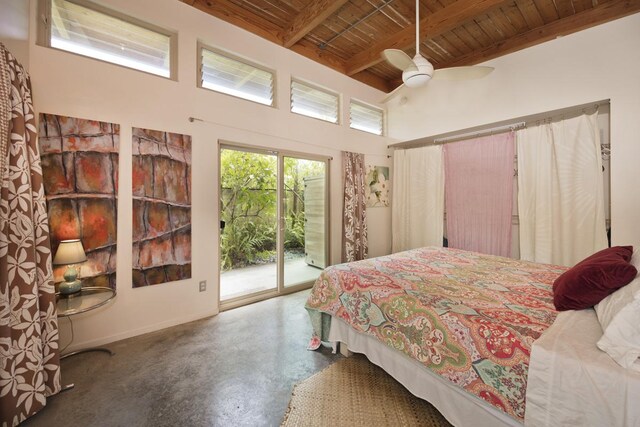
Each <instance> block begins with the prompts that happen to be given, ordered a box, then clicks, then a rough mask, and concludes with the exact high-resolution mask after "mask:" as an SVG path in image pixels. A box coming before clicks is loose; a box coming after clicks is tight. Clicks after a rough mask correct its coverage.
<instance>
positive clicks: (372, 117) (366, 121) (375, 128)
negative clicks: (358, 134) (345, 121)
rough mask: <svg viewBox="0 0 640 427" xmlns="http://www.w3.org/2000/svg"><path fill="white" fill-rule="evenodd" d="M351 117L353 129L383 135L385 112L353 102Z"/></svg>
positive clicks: (350, 125)
mask: <svg viewBox="0 0 640 427" xmlns="http://www.w3.org/2000/svg"><path fill="white" fill-rule="evenodd" d="M349 116H350V124H349V127H351V129H358V130H361V131H364V132H369V133H373V134H375V135H382V131H383V123H384V111H382V110H381V109H379V108H375V107H371V106H369V105H366V104H363V103H361V102H358V101H354V100H351V105H350V108H349Z"/></svg>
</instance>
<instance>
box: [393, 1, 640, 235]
mask: <svg viewBox="0 0 640 427" xmlns="http://www.w3.org/2000/svg"><path fill="white" fill-rule="evenodd" d="M484 65H491V66H493V67H495V71H494V72H493V73H492V74H490V75H489V76H488V77H486V78H485V79H482V80H476V81H467V82H448V81H433V82H430V84H429V85H428V86H426V87H423V88H419V89H417V90H409V89H407V88H403V89H401V91H400V92H399V93H398V94H397V95H395V96H393V97H392V98H391V99H390V100H389V101H388V102H387V109H388V120H389V135H390V136H391V137H393V138H395V139H397V140H399V141H406V140H412V139H416V138H421V137H426V136H431V135H438V134H441V133H446V132H452V131H456V130H460V129H465V128H469V127H473V126H480V125H483V124H488V123H493V122H498V121H502V120H508V119H511V118H515V117H520V116H526V115H530V114H535V113H542V112H545V111H551V110H555V109H561V108H565V107H571V106H574V105H581V104H585V103H589V102H594V101H599V100H602V99H611V122H610V123H611V129H610V132H611V133H610V137H611V147H612V155H611V163H610V165H611V224H612V243H613V244H614V245H615V244H618V245H621V244H634V245H638V246H640V226H639V223H640V221H639V220H640V186H639V185H638V181H639V180H640V172H639V171H640V168H639V162H640V78H639V77H638V76H639V74H638V70H640V14H635V15H631V16H628V17H626V18H622V19H619V20H616V21H613V22H610V23H607V24H604V25H600V26H597V27H594V28H591V29H589V30H585V31H582V32H579V33H576V34H572V35H569V36H566V37H562V38H558V39H556V40H553V41H550V42H547V43H544V44H541V45H538V46H534V47H531V48H528V49H525V50H522V51H520V52H516V53H513V54H510V55H506V56H503V57H501V58H498V59H495V60H492V61H489V62H487V63H486V64H484ZM403 97H406V99H405V100H404V101H403V102H401V100H402V98H403Z"/></svg>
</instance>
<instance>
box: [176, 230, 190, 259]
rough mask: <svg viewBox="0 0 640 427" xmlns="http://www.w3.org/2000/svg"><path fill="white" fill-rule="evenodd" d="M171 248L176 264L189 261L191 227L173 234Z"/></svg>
mask: <svg viewBox="0 0 640 427" xmlns="http://www.w3.org/2000/svg"><path fill="white" fill-rule="evenodd" d="M173 249H174V254H175V259H176V263H177V264H186V263H188V262H191V227H188V228H183V229H181V230H180V231H178V232H176V233H174V234H173Z"/></svg>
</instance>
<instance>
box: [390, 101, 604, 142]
mask: <svg viewBox="0 0 640 427" xmlns="http://www.w3.org/2000/svg"><path fill="white" fill-rule="evenodd" d="M609 103H610V100H609V99H603V100H601V101H596V102H589V103H587V104H582V105H574V106H573V107H567V108H561V109H558V110H552V111H547V112H544V113H538V114H530V115H528V116H522V117H516V118H513V119H510V120H503V121H500V122H494V123H489V124H486V125H480V126H475V127H472V128H467V129H461V130H458V131H454V132H447V133H443V134H440V135H433V136H427V137H423V138H417V139H413V140H409V141H403V142H399V143H397V144H391V145H388V146H387V148H390V149H406V148H418V147H425V146H428V145H438V144H444V143H448V142H454V141H459V140H462V139H467V138H469V137H479V136H483V135H491V134H494V133H499V132H501V131H503V132H507V131H514V130H518V129H522V128H525V127H527V124H530V125H531V124H535V123H537V122H544V121H549V120H552V119H554V118H561V117H565V116H571V115H573V114H577V113H580V112H585V111H586V110H589V109H591V108H596V109H597V108H599V107H600V106H605V105H606V106H608V105H609Z"/></svg>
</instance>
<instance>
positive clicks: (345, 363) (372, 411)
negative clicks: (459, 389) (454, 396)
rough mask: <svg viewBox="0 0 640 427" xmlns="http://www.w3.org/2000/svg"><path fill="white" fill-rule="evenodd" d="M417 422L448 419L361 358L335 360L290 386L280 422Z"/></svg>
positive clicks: (431, 426)
mask: <svg viewBox="0 0 640 427" xmlns="http://www.w3.org/2000/svg"><path fill="white" fill-rule="evenodd" d="M332 425H341V426H367V427H369V426H376V427H377V426H394V427H396V426H403V427H404V426H420V427H449V426H451V424H449V423H448V422H447V420H446V419H445V418H444V417H443V416H442V415H441V414H440V413H439V412H438V411H437V410H436V409H435V408H434V407H433V406H431V405H430V404H429V403H427V402H426V401H424V400H422V399H418V398H417V397H415V396H414V395H412V394H411V393H409V392H408V391H407V389H405V388H404V387H403V386H402V385H400V383H398V382H397V381H396V380H394V379H393V378H391V376H389V374H387V373H386V372H384V371H383V370H382V369H381V368H379V367H378V366H376V365H374V364H373V363H371V362H369V361H368V360H367V358H366V357H364V356H360V355H354V356H352V357H349V358H346V359H340V360H338V361H337V362H336V363H334V364H332V365H331V366H329V367H328V368H326V369H324V370H323V371H321V372H318V373H317V374H315V375H313V376H312V377H309V378H307V379H306V380H304V381H302V382H300V383H299V384H297V385H296V386H295V387H294V388H293V393H292V395H291V401H290V402H289V407H288V408H287V412H286V414H285V416H284V421H283V422H282V426H285V427H292V426H304V427H314V426H318V427H320V426H323V427H324V426H332Z"/></svg>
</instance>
